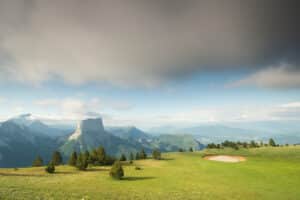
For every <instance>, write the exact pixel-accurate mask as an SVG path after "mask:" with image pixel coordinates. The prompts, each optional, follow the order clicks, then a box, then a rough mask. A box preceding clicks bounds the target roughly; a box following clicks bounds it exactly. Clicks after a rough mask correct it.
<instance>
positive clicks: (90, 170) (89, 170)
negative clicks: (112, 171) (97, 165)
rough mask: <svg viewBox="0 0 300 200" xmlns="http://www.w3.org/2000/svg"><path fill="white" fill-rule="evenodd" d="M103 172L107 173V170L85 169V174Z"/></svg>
mask: <svg viewBox="0 0 300 200" xmlns="http://www.w3.org/2000/svg"><path fill="white" fill-rule="evenodd" d="M103 171H109V169H94V168H90V169H86V170H85V172H103Z"/></svg>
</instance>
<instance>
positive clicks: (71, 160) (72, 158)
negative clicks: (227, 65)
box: [69, 151, 77, 166]
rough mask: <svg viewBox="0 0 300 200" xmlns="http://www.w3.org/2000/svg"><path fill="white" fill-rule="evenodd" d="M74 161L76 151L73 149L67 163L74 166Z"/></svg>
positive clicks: (75, 159) (75, 160)
mask: <svg viewBox="0 0 300 200" xmlns="http://www.w3.org/2000/svg"><path fill="white" fill-rule="evenodd" d="M76 162H77V153H76V151H74V152H73V153H72V155H71V157H70V159H69V165H71V166H76Z"/></svg>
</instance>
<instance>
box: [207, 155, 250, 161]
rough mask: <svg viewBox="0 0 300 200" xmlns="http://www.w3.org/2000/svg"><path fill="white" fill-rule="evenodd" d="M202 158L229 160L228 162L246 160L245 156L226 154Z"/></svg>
mask: <svg viewBox="0 0 300 200" xmlns="http://www.w3.org/2000/svg"><path fill="white" fill-rule="evenodd" d="M204 159H205V160H213V161H219V162H230V163H237V162H242V161H246V158H245V157H243V156H228V155H213V156H205V157H204Z"/></svg>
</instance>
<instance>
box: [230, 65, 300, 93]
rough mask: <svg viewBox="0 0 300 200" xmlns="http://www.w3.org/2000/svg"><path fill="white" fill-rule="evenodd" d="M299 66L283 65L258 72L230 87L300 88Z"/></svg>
mask: <svg viewBox="0 0 300 200" xmlns="http://www.w3.org/2000/svg"><path fill="white" fill-rule="evenodd" d="M296 69H297V66H296V67H295V66H291V65H289V64H285V63H282V64H280V65H279V66H272V67H269V68H267V69H263V70H261V71H258V72H256V73H254V74H252V75H250V76H248V77H246V78H244V79H242V80H239V81H236V82H234V83H231V84H229V86H233V87H240V86H258V87H263V88H299V87H300V71H299V70H296Z"/></svg>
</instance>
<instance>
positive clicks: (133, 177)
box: [122, 176, 155, 181]
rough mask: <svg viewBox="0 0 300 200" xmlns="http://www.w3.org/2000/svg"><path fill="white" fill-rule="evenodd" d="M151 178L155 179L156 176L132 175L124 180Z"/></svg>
mask: <svg viewBox="0 0 300 200" xmlns="http://www.w3.org/2000/svg"><path fill="white" fill-rule="evenodd" d="M149 179H155V177H152V176H130V177H124V178H122V181H140V180H149Z"/></svg>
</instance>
